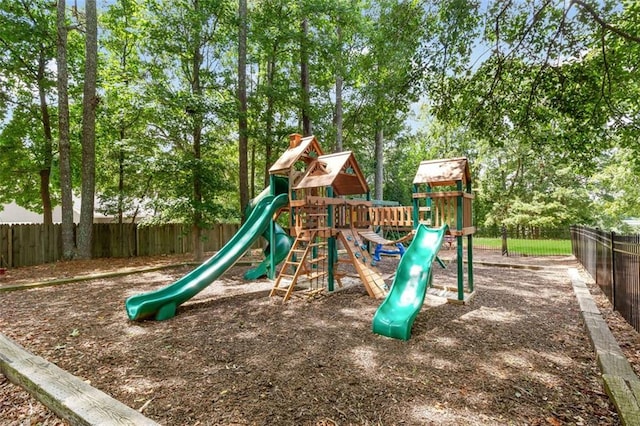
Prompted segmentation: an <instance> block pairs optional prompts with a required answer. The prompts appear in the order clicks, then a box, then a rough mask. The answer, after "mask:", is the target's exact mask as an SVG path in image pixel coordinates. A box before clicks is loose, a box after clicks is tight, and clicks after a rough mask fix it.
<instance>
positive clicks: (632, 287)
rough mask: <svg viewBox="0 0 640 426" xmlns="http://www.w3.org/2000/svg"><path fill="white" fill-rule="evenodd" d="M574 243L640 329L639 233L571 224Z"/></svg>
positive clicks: (588, 267) (585, 263)
mask: <svg viewBox="0 0 640 426" xmlns="http://www.w3.org/2000/svg"><path fill="white" fill-rule="evenodd" d="M571 246H572V250H573V254H574V256H575V257H576V258H577V259H578V261H579V262H580V263H581V264H582V266H584V268H585V269H586V270H587V272H589V274H590V275H591V277H592V278H593V279H594V280H595V282H596V284H598V286H599V287H600V288H601V289H602V292H603V293H604V294H605V295H606V296H607V298H608V299H609V301H610V302H611V304H612V306H613V307H614V309H615V310H617V311H618V312H620V314H621V315H622V316H623V317H624V319H625V320H626V321H627V322H628V323H629V324H631V325H632V326H633V327H634V328H635V329H636V331H639V332H640V235H616V234H615V233H614V232H606V231H602V230H599V229H592V228H587V227H584V226H572V227H571Z"/></svg>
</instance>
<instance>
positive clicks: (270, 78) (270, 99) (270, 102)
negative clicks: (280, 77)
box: [264, 44, 278, 187]
mask: <svg viewBox="0 0 640 426" xmlns="http://www.w3.org/2000/svg"><path fill="white" fill-rule="evenodd" d="M277 50H278V46H277V44H274V45H273V51H272V55H271V58H269V62H268V63H267V88H268V89H267V112H266V117H265V139H266V140H265V146H264V186H265V187H266V186H267V185H269V168H270V167H271V162H272V161H271V153H272V151H273V122H274V113H273V109H274V104H275V99H274V95H273V92H274V91H273V83H274V81H275V76H276V55H277Z"/></svg>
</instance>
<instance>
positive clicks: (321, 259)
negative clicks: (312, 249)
mask: <svg viewBox="0 0 640 426" xmlns="http://www.w3.org/2000/svg"><path fill="white" fill-rule="evenodd" d="M323 260H327V256H321V257H316V258H315V259H309V260H307V262H309V263H318V262H322V261H323Z"/></svg>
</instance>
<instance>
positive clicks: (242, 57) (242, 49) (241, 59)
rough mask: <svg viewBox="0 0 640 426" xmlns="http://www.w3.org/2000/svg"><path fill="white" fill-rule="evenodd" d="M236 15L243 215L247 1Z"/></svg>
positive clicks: (246, 196) (246, 195)
mask: <svg viewBox="0 0 640 426" xmlns="http://www.w3.org/2000/svg"><path fill="white" fill-rule="evenodd" d="M238 3H239V7H238V15H239V18H240V19H239V21H240V28H239V31H238V101H239V103H240V111H239V114H238V174H239V175H240V176H239V183H240V212H241V213H242V215H243V221H244V219H245V218H244V210H245V207H246V205H247V204H248V203H249V175H248V174H249V166H248V153H247V151H248V145H249V138H248V132H247V0H239V1H238Z"/></svg>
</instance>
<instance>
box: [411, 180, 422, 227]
mask: <svg viewBox="0 0 640 426" xmlns="http://www.w3.org/2000/svg"><path fill="white" fill-rule="evenodd" d="M417 193H418V185H416V184H414V185H413V194H417ZM419 209H420V200H418V199H417V198H415V197H414V198H413V211H412V212H411V216H412V219H413V229H414V230H415V229H418V222H419V221H420V215H419V214H418V210H419Z"/></svg>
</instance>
